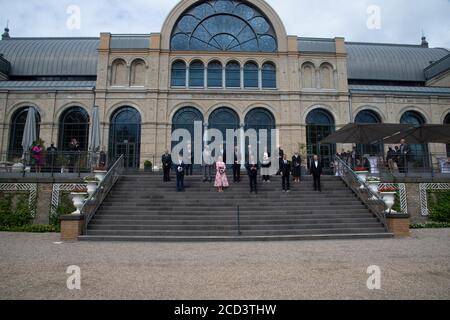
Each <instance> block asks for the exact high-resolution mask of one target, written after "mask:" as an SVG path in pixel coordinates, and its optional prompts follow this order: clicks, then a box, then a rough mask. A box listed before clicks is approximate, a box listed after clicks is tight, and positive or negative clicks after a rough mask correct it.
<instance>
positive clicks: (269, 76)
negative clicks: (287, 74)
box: [262, 62, 277, 89]
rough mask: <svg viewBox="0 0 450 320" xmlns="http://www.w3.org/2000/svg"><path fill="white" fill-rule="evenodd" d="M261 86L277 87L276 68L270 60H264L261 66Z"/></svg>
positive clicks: (267, 87) (266, 87)
mask: <svg viewBox="0 0 450 320" xmlns="http://www.w3.org/2000/svg"><path fill="white" fill-rule="evenodd" d="M262 87H263V88H264V89H275V88H276V87H277V68H276V67H275V65H274V64H273V63H272V62H266V63H264V64H263V66H262Z"/></svg>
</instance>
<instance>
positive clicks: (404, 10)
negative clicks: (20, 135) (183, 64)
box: [0, 0, 450, 47]
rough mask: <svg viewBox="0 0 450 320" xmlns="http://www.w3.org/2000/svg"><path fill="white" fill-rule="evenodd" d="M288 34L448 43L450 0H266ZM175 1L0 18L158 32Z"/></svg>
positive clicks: (22, 7) (57, 32)
mask: <svg viewBox="0 0 450 320" xmlns="http://www.w3.org/2000/svg"><path fill="white" fill-rule="evenodd" d="M268 2H269V4H270V5H272V6H273V7H274V9H275V11H277V12H278V14H279V15H280V16H281V19H282V20H283V22H284V24H285V26H286V30H287V32H288V34H292V35H298V36H305V37H335V36H344V37H345V38H346V40H348V41H365V42H395V43H413V44H414V43H419V42H420V37H421V33H422V30H424V32H425V34H426V36H427V38H428V39H429V42H430V45H431V46H437V47H439V46H441V47H450V23H449V21H450V1H449V0H428V1H423V0H321V1H311V0H268ZM177 3H178V1H177V0H165V1H161V0H128V1H122V0H95V1H93V0H24V1H15V2H13V1H11V0H0V7H1V8H3V10H2V11H1V12H0V23H3V24H6V20H8V19H9V20H10V28H11V35H12V36H13V37H14V36H15V37H25V36H30V37H61V36H69V37H70V36H98V35H99V33H100V32H111V33H151V32H160V31H161V27H162V24H163V22H164V20H165V18H166V16H167V15H168V14H169V12H170V10H171V9H172V8H173V7H174V6H175V5H176V4H177ZM70 5H77V6H79V7H80V9H81V28H80V30H70V29H68V28H67V27H66V20H67V18H68V15H67V13H66V11H67V8H68V6H70ZM370 5H377V6H379V7H380V9H381V29H379V30H369V29H368V28H367V19H368V15H367V8H368V6H370Z"/></svg>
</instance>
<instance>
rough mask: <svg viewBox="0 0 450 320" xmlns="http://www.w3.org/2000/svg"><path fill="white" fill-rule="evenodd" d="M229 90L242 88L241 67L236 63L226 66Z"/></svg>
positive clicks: (232, 62)
mask: <svg viewBox="0 0 450 320" xmlns="http://www.w3.org/2000/svg"><path fill="white" fill-rule="evenodd" d="M226 85H227V88H240V87H241V66H240V65H239V63H237V62H235V61H231V62H228V64H227V66H226Z"/></svg>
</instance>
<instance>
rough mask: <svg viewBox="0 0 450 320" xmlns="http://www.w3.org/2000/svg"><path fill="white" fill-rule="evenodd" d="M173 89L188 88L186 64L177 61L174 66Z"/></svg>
mask: <svg viewBox="0 0 450 320" xmlns="http://www.w3.org/2000/svg"><path fill="white" fill-rule="evenodd" d="M171 85H172V87H186V63H184V62H183V61H175V62H174V63H173V64H172V82H171Z"/></svg>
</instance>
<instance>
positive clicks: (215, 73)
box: [208, 61, 223, 88]
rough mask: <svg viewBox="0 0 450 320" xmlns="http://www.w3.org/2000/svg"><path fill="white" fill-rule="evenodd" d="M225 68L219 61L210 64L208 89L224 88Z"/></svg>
mask: <svg viewBox="0 0 450 320" xmlns="http://www.w3.org/2000/svg"><path fill="white" fill-rule="evenodd" d="M222 71H223V68H222V64H221V63H220V62H219V61H212V62H210V63H209V64H208V88H222V86H223V81H222V78H223V72H222Z"/></svg>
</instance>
